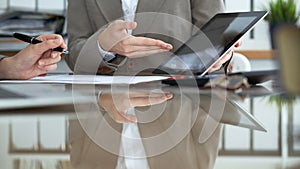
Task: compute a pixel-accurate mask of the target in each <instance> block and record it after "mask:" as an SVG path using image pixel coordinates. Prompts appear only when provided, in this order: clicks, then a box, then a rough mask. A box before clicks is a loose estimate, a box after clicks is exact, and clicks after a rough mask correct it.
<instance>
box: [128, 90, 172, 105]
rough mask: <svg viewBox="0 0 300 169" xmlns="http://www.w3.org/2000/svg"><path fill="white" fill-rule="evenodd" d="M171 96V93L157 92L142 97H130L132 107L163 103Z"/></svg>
mask: <svg viewBox="0 0 300 169" xmlns="http://www.w3.org/2000/svg"><path fill="white" fill-rule="evenodd" d="M172 97H173V94H172V93H159V94H155V95H148V96H142V97H134V98H130V104H131V106H132V107H142V106H150V105H155V104H160V103H163V102H165V101H167V100H169V99H171V98H172Z"/></svg>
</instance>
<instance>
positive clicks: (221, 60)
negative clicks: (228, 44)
mask: <svg viewBox="0 0 300 169" xmlns="http://www.w3.org/2000/svg"><path fill="white" fill-rule="evenodd" d="M241 45H242V41H239V42H238V43H237V44H236V45H235V46H234V47H236V48H237V47H239V46H241ZM232 52H233V49H232V50H229V51H228V52H227V53H226V54H225V55H224V56H223V57H222V58H221V59H220V60H219V61H218V62H217V63H216V64H215V65H214V66H213V67H212V68H210V69H209V71H208V73H211V72H214V71H216V70H219V69H220V68H221V66H222V65H223V64H224V63H225V62H227V61H228V60H229V59H230V58H231V57H232Z"/></svg>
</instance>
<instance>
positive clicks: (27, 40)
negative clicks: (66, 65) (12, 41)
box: [13, 33, 69, 54]
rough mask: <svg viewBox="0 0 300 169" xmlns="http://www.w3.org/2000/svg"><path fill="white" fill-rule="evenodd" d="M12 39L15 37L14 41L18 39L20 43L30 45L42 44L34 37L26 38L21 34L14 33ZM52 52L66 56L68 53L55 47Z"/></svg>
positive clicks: (26, 36)
mask: <svg viewBox="0 0 300 169" xmlns="http://www.w3.org/2000/svg"><path fill="white" fill-rule="evenodd" d="M13 37H15V38H16V39H19V40H21V41H24V42H27V43H30V44H38V43H42V42H43V41H41V40H38V39H36V38H35V37H32V36H28V35H25V34H21V33H14V34H13ZM52 50H53V51H57V52H61V53H63V54H68V53H69V51H67V50H66V49H63V48H62V47H60V46H59V47H56V48H54V49H52Z"/></svg>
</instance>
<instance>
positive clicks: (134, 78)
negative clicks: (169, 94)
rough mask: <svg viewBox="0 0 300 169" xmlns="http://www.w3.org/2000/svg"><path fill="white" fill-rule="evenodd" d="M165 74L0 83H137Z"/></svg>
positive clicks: (58, 77)
mask: <svg viewBox="0 0 300 169" xmlns="http://www.w3.org/2000/svg"><path fill="white" fill-rule="evenodd" d="M167 78H168V77H167V76H99V75H48V76H43V77H42V76H41V77H35V78H32V79H29V80H0V83H60V84H102V85H109V84H137V83H143V82H151V81H159V80H164V79H167Z"/></svg>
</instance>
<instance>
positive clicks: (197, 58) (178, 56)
mask: <svg viewBox="0 0 300 169" xmlns="http://www.w3.org/2000/svg"><path fill="white" fill-rule="evenodd" d="M266 15H267V12H266V11H258V12H240V13H220V14H217V15H215V16H214V17H213V18H212V19H211V20H210V21H209V22H207V23H206V24H205V25H204V26H203V27H202V28H201V29H200V30H199V31H198V32H197V33H196V34H195V35H193V36H192V37H191V38H190V39H189V40H188V41H187V42H186V43H185V44H184V45H182V46H181V47H180V48H179V49H178V50H176V51H175V53H174V56H173V57H172V58H171V59H170V60H168V61H167V62H166V63H163V64H162V65H160V66H159V67H158V68H157V69H155V70H154V71H153V73H154V74H166V73H167V74H172V75H187V74H196V75H200V76H203V75H204V74H205V73H206V72H207V71H208V70H209V69H210V68H211V67H212V66H213V65H214V64H215V63H216V62H217V61H218V60H219V59H220V58H221V57H222V56H223V55H225V54H226V52H228V51H229V50H230V49H231V48H232V47H234V45H235V44H236V43H237V42H238V41H239V40H240V39H241V37H242V36H243V35H245V34H246V33H247V32H249V31H250V30H251V29H252V28H253V27H254V26H255V25H256V23H258V21H260V20H262V19H263V18H264V17H265V16H266Z"/></svg>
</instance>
